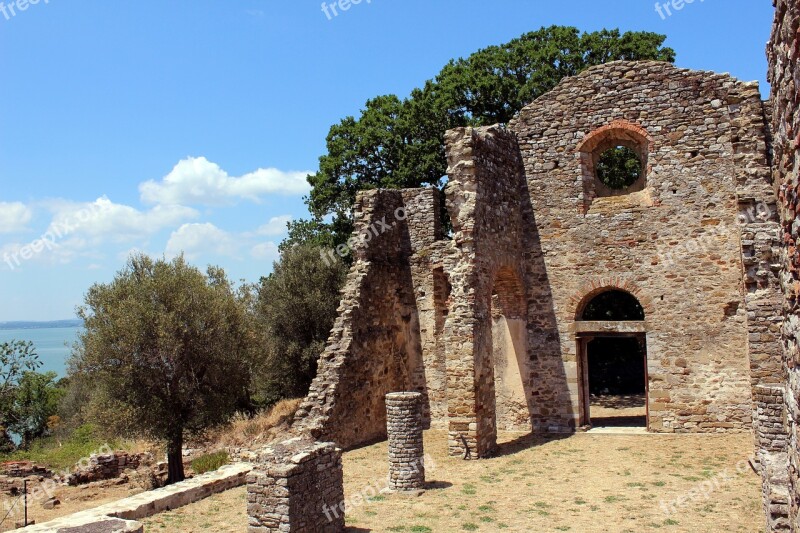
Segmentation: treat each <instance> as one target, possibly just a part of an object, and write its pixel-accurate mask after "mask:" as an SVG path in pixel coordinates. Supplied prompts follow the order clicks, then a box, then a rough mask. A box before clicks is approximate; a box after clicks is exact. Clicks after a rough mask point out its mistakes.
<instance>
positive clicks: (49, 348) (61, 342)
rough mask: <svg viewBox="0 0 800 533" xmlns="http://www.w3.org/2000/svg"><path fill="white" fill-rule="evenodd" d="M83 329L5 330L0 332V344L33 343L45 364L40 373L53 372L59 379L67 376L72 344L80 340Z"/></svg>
mask: <svg viewBox="0 0 800 533" xmlns="http://www.w3.org/2000/svg"><path fill="white" fill-rule="evenodd" d="M81 329H82V328H43V329H3V330H0V343H3V342H8V341H11V340H17V341H32V342H33V345H34V347H35V348H36V353H37V354H38V355H39V360H40V361H41V362H42V363H43V364H42V366H41V368H39V370H38V371H39V372H48V371H50V370H52V371H53V372H55V373H57V374H58V377H64V376H66V375H67V370H66V368H67V358H68V357H69V355H70V353H71V351H72V344H73V343H74V342H75V341H76V340H78V332H80V331H81Z"/></svg>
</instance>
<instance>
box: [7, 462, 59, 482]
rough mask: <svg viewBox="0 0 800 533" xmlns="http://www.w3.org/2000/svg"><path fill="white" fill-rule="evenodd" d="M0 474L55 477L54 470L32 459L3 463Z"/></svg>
mask: <svg viewBox="0 0 800 533" xmlns="http://www.w3.org/2000/svg"><path fill="white" fill-rule="evenodd" d="M0 474H2V475H4V476H8V477H20V478H21V477H30V476H37V477H53V472H52V470H49V469H47V468H45V467H43V466H39V465H37V464H36V463H32V462H30V461H13V462H9V463H3V466H2V468H0Z"/></svg>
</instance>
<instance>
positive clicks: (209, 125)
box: [0, 0, 773, 321]
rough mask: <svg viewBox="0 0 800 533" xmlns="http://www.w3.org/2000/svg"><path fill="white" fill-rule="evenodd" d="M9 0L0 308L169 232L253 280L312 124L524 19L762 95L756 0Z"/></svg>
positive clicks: (20, 315) (116, 264)
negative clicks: (595, 33)
mask: <svg viewBox="0 0 800 533" xmlns="http://www.w3.org/2000/svg"><path fill="white" fill-rule="evenodd" d="M24 1H25V0H20V2H23V3H22V5H23V6H24V5H25V4H24ZM29 1H30V0H29ZM328 3H331V2H330V1H329V2H328ZM662 3H663V2H662ZM9 4H11V2H9V0H5V2H4V3H3V4H2V6H0V7H3V8H4V9H0V82H1V85H0V87H2V89H3V91H2V95H3V97H2V99H0V321H4V320H52V319H62V318H70V317H73V316H74V308H75V306H76V305H78V304H80V303H81V301H82V298H83V295H84V293H85V292H86V290H87V289H88V287H89V286H91V284H92V283H94V282H107V281H109V280H111V279H112V278H113V276H114V273H115V272H116V271H118V270H119V269H120V268H121V267H122V265H123V264H124V261H125V258H126V256H127V254H128V253H129V252H130V251H132V250H141V251H144V252H147V253H150V254H152V255H155V256H161V255H166V256H168V257H171V256H172V255H174V254H176V253H179V251H181V250H183V251H185V253H186V254H187V257H188V258H189V259H190V260H191V261H192V262H194V263H196V264H197V265H199V266H202V267H204V266H205V265H207V264H209V263H213V264H218V265H221V266H223V267H225V269H226V270H227V271H228V273H229V275H230V276H231V277H232V278H234V279H245V280H248V281H256V280H257V279H258V278H259V277H260V276H262V275H265V274H267V273H269V272H270V270H271V268H272V261H274V260H275V259H276V257H277V244H278V243H279V242H280V241H281V240H282V239H283V237H284V236H285V234H284V231H283V230H284V227H285V222H286V220H288V219H291V218H302V217H304V216H305V214H306V208H305V205H304V203H303V201H302V197H303V195H304V194H305V193H306V192H307V186H306V184H305V181H304V179H303V178H304V176H305V174H306V173H307V172H309V171H314V170H315V169H316V166H317V160H318V157H319V156H320V155H321V154H323V153H324V149H325V136H326V134H327V132H328V129H329V127H330V126H331V125H332V124H334V123H335V122H338V121H339V120H340V119H341V118H343V117H345V116H347V115H353V114H357V113H358V111H359V109H360V108H361V106H362V105H363V103H364V102H365V101H366V100H367V99H368V98H371V97H373V96H376V95H378V94H387V93H395V94H398V95H401V96H405V95H407V94H408V93H409V91H410V90H411V89H412V88H413V87H416V86H419V85H421V84H422V83H423V82H424V81H425V80H426V79H429V78H432V77H433V76H435V75H436V74H437V73H438V71H439V70H440V69H441V67H442V66H443V65H444V64H445V63H446V62H447V61H448V60H449V59H451V58H454V57H460V56H467V55H469V54H470V53H471V52H473V51H475V50H477V49H479V48H483V47H486V46H489V45H492V44H499V43H503V42H506V41H508V40H510V39H512V38H514V37H517V36H519V35H520V34H522V33H524V32H526V31H531V30H535V29H538V28H539V27H541V26H548V25H551V24H564V25H573V26H577V27H578V28H580V29H582V30H585V31H591V30H598V29H602V28H604V27H606V28H616V27H618V28H620V29H621V30H623V31H624V30H648V31H657V32H661V33H665V34H667V36H668V40H667V44H668V45H669V46H672V47H673V48H674V49H675V50H676V51H677V56H678V59H677V64H678V65H679V66H681V67H688V68H696V69H705V70H714V71H718V72H730V73H731V74H733V75H734V76H736V77H738V78H740V79H743V80H748V81H749V80H758V81H759V82H761V84H762V94H764V95H765V96H766V95H767V93H768V87H767V85H766V81H765V76H766V68H767V66H766V60H765V55H764V47H765V43H766V41H767V39H768V37H769V31H770V25H771V21H772V14H773V13H772V7H771V2H767V1H754V0H704V1H703V0H695V1H694V2H693V3H690V4H685V5H684V6H683V8H682V9H681V10H675V9H674V8H673V9H670V11H671V13H672V14H671V15H666V13H665V10H664V9H663V8H662V13H664V16H663V17H662V16H660V15H659V14H658V13H657V11H656V9H655V2H651V1H648V0H614V1H613V2H598V1H583V0H560V1H551V0H537V1H534V0H529V1H521V0H495V1H493V2H488V1H485V0H480V1H479V0H443V1H431V0H427V1H422V0H402V1H399V0H394V1H392V0H371V1H369V0H363V1H362V2H361V3H359V4H357V5H351V7H350V9H349V10H347V11H341V10H339V9H337V10H336V11H337V15H335V16H334V15H333V13H332V10H331V9H330V8H329V9H328V15H326V14H325V13H324V12H323V10H322V8H321V2H320V1H319V0H308V1H307V0H230V1H227V2H223V1H221V0H219V1H210V0H191V1H190V0H162V1H159V2H156V1H151V0H139V1H137V2H122V1H119V0H113V1H109V0H105V1H100V0H91V1H90V0H39V2H38V3H36V4H28V5H27V8H26V9H24V10H19V9H17V8H16V6H15V8H14V9H13V11H12V10H11V9H10V6H9ZM42 236H45V239H46V241H40V242H39V243H38V244H37V245H35V247H30V245H31V243H36V242H37V239H39V238H40V237H42ZM26 244H27V245H29V247H28V248H27V249H25V248H24V246H25V245H26ZM23 253H24V255H25V257H23ZM15 254H16V255H15Z"/></svg>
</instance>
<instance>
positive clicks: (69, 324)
mask: <svg viewBox="0 0 800 533" xmlns="http://www.w3.org/2000/svg"><path fill="white" fill-rule="evenodd" d="M81 327H83V320H77V319H72V320H51V321H47V322H33V321H25V320H18V321H14V322H0V331H4V330H10V329H59V328H81Z"/></svg>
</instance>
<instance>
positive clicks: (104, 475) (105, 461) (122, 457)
mask: <svg viewBox="0 0 800 533" xmlns="http://www.w3.org/2000/svg"><path fill="white" fill-rule="evenodd" d="M152 463H153V456H152V455H150V454H149V453H137V454H129V453H127V452H121V451H120V452H113V453H109V454H103V455H92V456H91V457H89V462H88V464H87V465H85V466H81V465H79V466H78V469H77V470H76V471H75V472H73V473H72V474H70V475H69V476H67V478H66V479H65V482H66V483H67V484H68V485H73V486H75V485H83V484H84V483H91V482H93V481H101V480H104V479H113V478H116V477H119V476H120V474H122V473H123V472H125V471H126V470H136V469H137V468H139V466H141V465H148V464H152Z"/></svg>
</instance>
